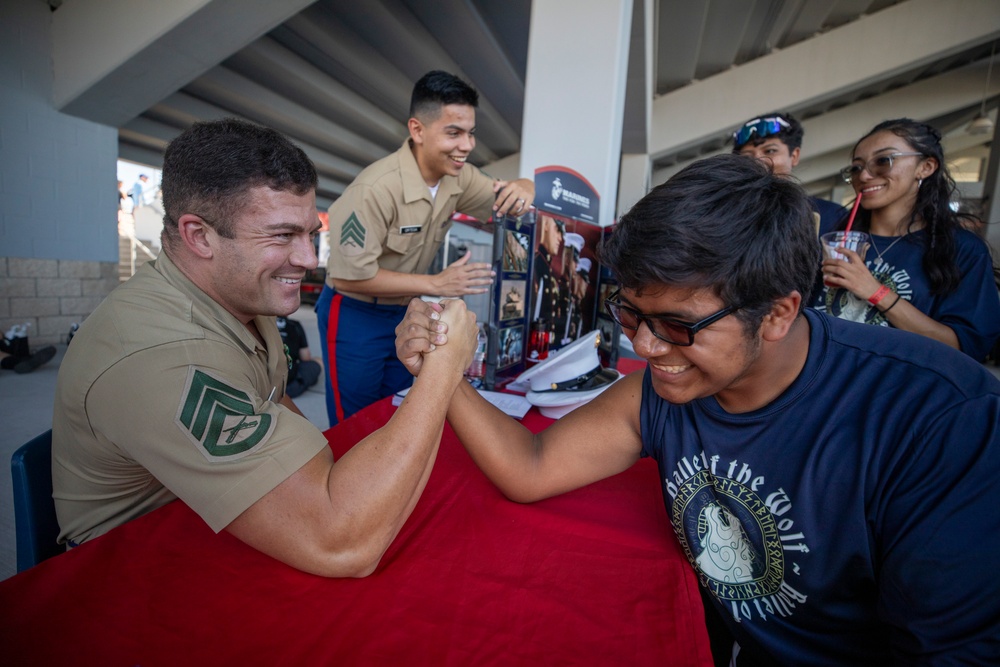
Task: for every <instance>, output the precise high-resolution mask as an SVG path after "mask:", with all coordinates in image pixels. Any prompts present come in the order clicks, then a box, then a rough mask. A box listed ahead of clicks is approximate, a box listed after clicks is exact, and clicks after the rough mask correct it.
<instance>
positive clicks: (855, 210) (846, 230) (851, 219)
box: [841, 190, 861, 247]
mask: <svg viewBox="0 0 1000 667" xmlns="http://www.w3.org/2000/svg"><path fill="white" fill-rule="evenodd" d="M859 204H861V191H860V190H859V191H858V196H857V197H855V198H854V208H852V209H851V217H849V218H848V219H847V227H845V228H844V242H843V243H842V244H841V246H842V247H844V246H846V245H847V235H848V234H850V233H851V225H853V224H854V216H856V215H857V214H858V205H859Z"/></svg>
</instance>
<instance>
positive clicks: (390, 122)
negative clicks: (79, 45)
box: [54, 0, 1000, 208]
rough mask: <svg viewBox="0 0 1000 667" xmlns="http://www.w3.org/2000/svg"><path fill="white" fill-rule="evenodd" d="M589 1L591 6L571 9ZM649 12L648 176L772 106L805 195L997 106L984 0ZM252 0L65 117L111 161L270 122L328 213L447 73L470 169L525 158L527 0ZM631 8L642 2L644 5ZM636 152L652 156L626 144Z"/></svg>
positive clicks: (80, 99)
mask: <svg viewBox="0 0 1000 667" xmlns="http://www.w3.org/2000/svg"><path fill="white" fill-rule="evenodd" d="M587 1H594V2H599V1H600V0H581V2H580V6H581V7H583V8H585V5H586V2H587ZM651 1H653V9H654V11H653V12H652V15H653V16H654V25H653V31H652V34H653V36H654V48H653V49H652V62H649V61H648V60H644V58H643V57H642V56H641V54H640V55H637V56H636V57H633V58H632V59H630V62H632V63H639V65H638V66H642V65H643V63H646V64H647V66H649V67H651V68H652V77H651V78H650V80H651V81H653V82H654V83H653V85H654V88H655V90H653V91H649V92H648V94H647V95H646V96H644V95H641V94H640V95H635V94H634V91H632V92H630V94H629V96H628V105H630V106H631V105H634V104H644V103H648V97H649V96H652V98H653V118H652V121H651V126H650V127H643V125H644V123H645V122H646V121H645V118H646V117H647V116H646V115H645V114H643V113H629V112H628V109H627V110H626V114H625V118H626V121H625V123H626V127H624V128H623V132H624V136H625V137H627V138H628V141H627V142H625V145H626V146H627V148H626V152H646V153H649V155H650V157H651V160H652V166H653V169H652V172H653V182H654V183H658V182H661V181H662V180H664V179H665V178H667V177H668V176H669V175H670V174H671V173H673V172H674V171H676V170H677V169H679V168H681V167H682V166H684V165H685V164H687V163H689V162H690V161H691V160H693V159H697V158H699V157H702V156H705V155H709V154H712V153H714V152H718V151H720V150H726V149H727V147H726V141H727V140H728V137H729V136H730V134H731V132H732V131H733V129H734V127H735V126H736V125H737V124H738V123H739V122H740V121H741V120H743V119H745V118H747V117H749V116H752V115H755V114H758V113H764V112H767V111H771V110H776V109H780V110H785V111H790V112H792V113H794V114H796V115H797V117H799V118H800V119H801V120H803V121H804V123H805V126H806V141H805V145H804V147H803V154H804V160H803V163H802V165H801V166H800V169H799V177H800V178H801V179H802V180H803V182H805V183H806V185H807V186H808V187H809V188H810V189H811V190H813V191H829V190H830V189H831V188H833V186H834V184H835V180H836V179H835V173H836V169H837V168H839V167H840V166H843V164H844V163H845V162H846V161H847V156H848V151H849V147H850V145H851V144H853V142H854V141H855V140H856V139H857V138H858V137H859V136H860V135H861V134H862V133H863V132H864V131H865V130H867V129H868V128H870V127H871V126H873V125H874V124H875V123H876V122H878V121H880V120H882V119H884V118H887V117H893V116H904V115H905V116H911V117H914V118H918V119H921V120H926V121H929V122H932V123H935V124H937V125H938V127H939V129H941V130H943V131H944V132H946V133H953V134H955V135H956V136H958V135H961V134H963V132H962V130H963V128H964V127H965V125H967V124H968V122H969V121H970V120H971V119H972V117H973V116H974V115H975V114H976V113H977V112H978V111H979V110H980V108H981V106H982V101H983V98H984V96H985V97H987V98H988V100H987V107H988V108H989V109H993V108H994V107H995V106H996V104H997V97H998V95H1000V72H993V73H992V74H993V75H994V76H992V79H991V81H992V83H991V85H990V86H989V87H987V86H986V78H987V77H986V72H987V69H988V66H989V62H990V59H991V49H992V47H993V45H994V42H995V41H996V40H997V39H998V37H1000V2H996V1H994V0H979V1H976V0H651ZM248 2H256V3H257V4H261V7H262V8H263V7H267V8H268V9H269V10H270V11H272V13H274V12H273V9H272V8H273V7H275V6H276V4H275V3H269V2H264V1H263V0H215V1H213V2H207V3H206V4H207V5H210V8H209V9H206V10H203V11H202V12H201V16H200V17H197V19H198V20H197V25H199V26H200V25H204V24H205V22H206V21H207V22H209V24H208V30H207V31H205V35H207V36H208V38H209V39H211V35H212V34H215V33H218V34H224V35H227V37H228V40H227V39H222V38H221V37H220V38H219V39H218V40H215V43H214V44H213V46H214V50H211V49H210V50H209V51H208V53H210V54H211V55H204V57H203V58H202V60H198V61H192V63H191V64H190V65H188V72H189V76H188V77H186V78H185V77H179V78H180V79H181V80H180V81H178V82H177V83H176V84H174V83H171V82H173V81H174V80H175V79H177V78H178V77H177V75H176V73H174V72H171V76H170V77H158V84H159V85H158V86H146V87H142V86H137V87H135V88H134V89H133V90H134V91H135V94H133V95H132V96H131V97H130V98H129V100H128V103H129V104H132V105H133V106H132V108H129V106H128V104H122V105H119V106H118V107H114V108H112V105H107V104H105V105H100V104H96V103H90V104H89V105H88V104H87V100H88V99H93V100H98V99H102V95H103V96H104V99H106V98H107V95H108V94H109V93H110V86H112V85H113V84H115V82H116V79H115V76H114V72H112V73H111V74H108V75H104V76H101V77H96V78H95V81H94V82H93V84H92V85H89V86H88V87H87V90H86V91H85V92H84V93H83V94H76V93H74V95H73V96H68V95H67V98H69V97H72V99H66V100H65V101H64V102H63V103H62V108H63V109H64V110H67V111H68V112H70V113H75V114H77V115H81V116H84V117H89V118H91V119H92V120H96V121H98V122H104V123H106V124H112V125H113V126H117V127H119V145H120V156H121V157H122V158H123V159H127V160H132V161H136V162H141V163H144V164H149V165H152V166H159V164H160V162H161V158H160V155H161V153H162V150H163V148H164V147H165V145H166V144H167V142H168V141H169V140H170V139H172V138H173V137H174V136H176V135H177V134H178V133H179V132H180V131H182V130H183V129H184V128H185V127H187V126H188V125H190V124H191V123H192V122H195V121H197V120H202V119H211V118H219V117H224V116H232V115H236V116H241V117H244V118H247V119H250V120H254V121H258V122H261V123H265V124H268V125H271V126H273V127H275V128H277V129H279V130H281V131H282V132H284V133H286V134H287V135H289V136H290V137H292V138H293V139H294V140H295V141H296V142H297V143H299V144H300V145H301V146H302V147H303V148H304V149H305V150H306V151H307V153H309V155H310V157H311V158H312V159H313V160H314V162H315V163H316V166H317V169H318V171H319V173H320V188H319V192H318V193H317V194H318V199H319V205H320V206H321V207H324V208H325V207H326V206H327V205H328V204H329V203H330V202H331V201H332V200H333V199H335V198H336V197H337V196H338V195H339V194H340V193H341V192H342V191H343V189H344V187H345V186H346V185H347V184H348V183H349V182H350V181H351V180H352V179H353V178H354V176H355V175H356V174H357V173H358V172H359V171H360V170H361V169H362V168H363V167H364V166H366V165H367V164H369V163H370V162H372V161H374V160H376V159H378V158H380V157H382V156H383V155H386V154H387V153H389V152H391V151H393V150H395V149H396V148H397V147H398V146H399V144H400V142H401V141H402V140H403V139H404V138H405V136H406V128H405V119H406V115H407V109H408V106H409V93H410V89H411V87H412V84H413V81H415V80H416V79H417V78H419V77H420V76H421V75H422V74H423V73H424V72H426V71H428V70H431V69H445V70H449V71H452V72H455V73H458V74H459V75H461V76H462V77H463V78H465V79H467V80H468V81H470V82H471V83H472V84H473V85H474V86H475V87H476V88H477V89H478V90H479V92H480V96H481V98H480V109H479V113H478V118H477V125H478V127H477V137H478V146H477V148H476V151H475V153H474V154H473V162H475V163H477V164H480V165H485V164H488V163H492V162H495V161H497V160H500V159H503V158H509V157H510V156H512V155H516V154H517V153H518V152H519V150H520V133H521V122H522V115H523V104H524V79H525V71H526V63H527V58H528V33H529V29H530V15H531V1H530V0H365V1H364V2H358V1H357V0H317V1H316V2H313V3H311V4H310V3H309V2H308V0H305V1H304V0H299V2H298V5H300V6H303V7H304V8H302V9H301V11H300V10H299V7H294V8H293V9H291V10H289V11H292V12H294V13H293V14H290V15H289V16H280V15H278V14H277V13H275V16H274V17H273V18H269V19H268V21H269V23H263V24H258V25H256V28H255V27H254V26H251V27H248V28H245V34H244V33H241V32H240V29H241V28H240V25H241V24H240V22H239V21H233V25H232V29H231V30H230V29H229V28H230V26H229V21H228V20H227V19H226V18H225V17H227V16H228V17H237V18H238V17H239V12H240V11H241V5H246V4H247V3H248ZM634 2H635V4H636V5H637V9H639V8H641V7H642V2H643V0H634ZM74 5H75V0H68V1H67V2H65V3H61V6H60V7H58V8H57V9H55V10H54V11H55V13H56V15H59V14H60V13H63V12H66V13H67V16H68V17H69V18H73V19H74V21H75V15H73V14H70V13H68V11H67V10H70V11H76V12H82V11H83V9H82V8H81V9H75V7H74ZM639 14H641V12H639V13H637V16H638V15H639ZM68 20H69V19H67V21H68ZM187 21H188V23H191V22H193V21H195V19H194V18H191V17H188V19H187ZM213 24H214V27H213ZM261 26H263V27H261ZM255 29H256V32H255V31H254V30H255ZM189 33H190V29H189V30H188V31H187V32H186V33H184V34H189ZM205 35H202V38H203V39H204V38H205ZM58 36H59V34H58V31H57V35H56V37H57V39H58ZM169 39H170V38H169V36H168V37H163V38H160V42H161V43H168V40H169ZM554 39H559V36H554ZM175 41H176V40H173V41H172V42H169V43H171V44H173V43H174V42H175ZM634 43H635V44H636V45H637V47H638V46H640V45H641V43H642V40H634ZM163 51H164V50H163V49H160V50H159V51H154V50H152V49H149V48H147V49H146V50H145V51H141V52H140V53H141V54H144V56H145V59H144V60H143V59H142V58H140V57H138V56H135V57H132V58H130V59H129V60H130V61H131V63H132V64H131V66H126V65H124V64H122V65H121V66H120V67H119V68H118V72H119V73H120V76H119V78H118V79H117V85H118V86H119V88H115V90H119V89H120V85H121V76H124V74H122V73H123V72H125V71H126V69H127V67H130V68H131V69H128V72H127V73H128V76H131V77H133V79H132V80H133V81H134V80H135V79H134V77H136V73H135V72H134V71H133V70H134V69H135V67H136V62H143V63H145V64H144V65H143V67H145V68H147V69H154V70H155V69H156V68H157V67H158V66H157V62H158V61H159V60H163V59H164V57H165V56H164V55H163ZM205 60H207V61H208V62H204V61H205ZM56 67H57V81H58V79H59V64H58V63H57V66H56ZM632 76H633V73H632V72H630V79H631V78H632ZM643 97H646V99H643ZM59 102H60V100H59V99H58V95H57V103H59ZM135 105H138V107H136V106H135ZM991 140H992V135H986V136H980V137H978V138H976V139H975V140H974V141H969V140H967V139H964V140H961V141H958V140H957V139H956V140H955V142H954V148H955V150H961V151H963V153H962V154H970V155H972V154H975V153H976V151H979V152H980V154H981V153H982V151H984V150H985V148H986V147H987V146H988V144H989V142H990V141H991ZM637 144H638V145H640V148H641V147H642V146H641V145H642V144H645V146H644V147H645V150H644V151H643V150H639V151H636V150H635V146H636V145H637Z"/></svg>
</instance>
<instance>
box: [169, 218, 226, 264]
mask: <svg viewBox="0 0 1000 667" xmlns="http://www.w3.org/2000/svg"><path fill="white" fill-rule="evenodd" d="M177 231H178V232H179V233H180V237H181V241H182V243H183V244H184V247H185V248H187V249H188V251H190V252H192V253H194V254H195V255H196V256H198V257H201V258H203V259H211V258H212V255H213V254H214V250H213V248H212V243H213V241H214V240H215V238H216V237H217V236H218V234H216V233H215V230H214V229H212V228H211V227H210V226H209V225H208V223H207V222H205V221H204V220H203V219H202V218H201V217H200V216H197V215H195V214H194V213H185V214H184V215H182V216H181V217H180V219H178V220H177Z"/></svg>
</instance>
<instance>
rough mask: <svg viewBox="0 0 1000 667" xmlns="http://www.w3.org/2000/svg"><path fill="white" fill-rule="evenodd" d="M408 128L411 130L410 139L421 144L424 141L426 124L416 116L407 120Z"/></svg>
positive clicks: (417, 144) (415, 143) (418, 144)
mask: <svg viewBox="0 0 1000 667" xmlns="http://www.w3.org/2000/svg"><path fill="white" fill-rule="evenodd" d="M406 129H408V130H409V131H410V139H412V140H413V143H414V145H416V146H420V145H421V144H423V143H424V124H423V123H421V122H420V121H419V120H417V119H416V118H411V119H410V120H408V121H406Z"/></svg>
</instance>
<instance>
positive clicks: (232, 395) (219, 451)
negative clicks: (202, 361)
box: [174, 366, 275, 463]
mask: <svg viewBox="0 0 1000 667" xmlns="http://www.w3.org/2000/svg"><path fill="white" fill-rule="evenodd" d="M174 421H175V422H176V424H177V425H178V426H179V427H180V429H181V430H182V431H184V433H185V435H187V436H188V437H189V438H190V439H191V441H192V442H194V443H195V445H197V447H198V449H199V451H201V453H202V454H204V455H205V458H206V459H208V460H209V462H211V463H217V462H224V461H232V460H234V459H239V458H243V457H244V456H247V455H248V454H250V453H251V452H252V451H253V450H254V449H256V448H258V447H259V446H261V445H263V444H264V443H265V442H267V439H268V437H270V435H271V433H272V432H273V431H274V426H275V422H274V419H273V418H272V416H271V415H269V414H266V413H264V414H255V413H254V405H253V401H251V400H250V397H249V396H248V395H247V394H246V392H243V391H240V390H239V389H236V388H234V387H231V386H229V385H228V384H226V382H225V381H223V380H220V379H219V378H217V377H215V376H214V375H212V374H210V373H208V372H206V371H203V370H199V369H196V368H195V367H194V366H192V367H191V368H190V369H189V370H188V378H187V384H186V385H185V387H184V392H183V394H182V398H181V404H180V407H179V408H178V410H177V417H176V418H175V420H174Z"/></svg>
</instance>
